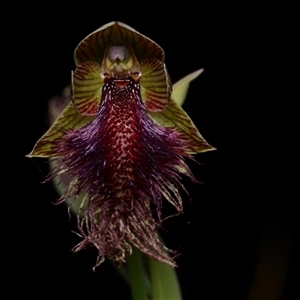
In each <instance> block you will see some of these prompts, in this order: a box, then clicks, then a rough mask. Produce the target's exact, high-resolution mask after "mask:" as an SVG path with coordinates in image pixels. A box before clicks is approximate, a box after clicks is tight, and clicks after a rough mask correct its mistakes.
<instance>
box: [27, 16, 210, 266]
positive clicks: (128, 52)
mask: <svg viewBox="0 0 300 300" xmlns="http://www.w3.org/2000/svg"><path fill="white" fill-rule="evenodd" d="M74 58H75V63H76V69H75V71H74V73H72V101H71V102H70V103H69V104H68V105H67V107H66V108H65V109H64V110H63V111H62V113H61V114H60V116H59V117H58V118H57V119H56V121H55V122H54V123H53V124H52V126H51V127H50V129H49V130H48V131H47V132H46V133H45V134H44V135H43V136H42V137H41V138H40V139H39V140H38V141H37V143H36V145H35V146H34V149H33V150H32V152H31V153H30V154H28V155H27V156H28V157H44V158H53V159H59V164H57V166H56V167H55V168H54V169H53V170H52V172H51V174H50V177H48V180H50V179H53V178H55V177H57V176H60V177H61V178H67V179H68V186H67V188H66V190H65V191H64V193H63V194H62V195H61V197H60V198H59V199H58V203H61V202H64V201H66V200H68V199H72V201H76V199H78V198H79V197H82V198H81V205H80V209H79V211H78V234H79V235H80V236H81V237H82V241H81V242H80V243H79V244H78V245H77V246H76V247H75V248H74V251H79V250H81V249H83V248H85V247H86V246H88V245H94V246H95V247H96V248H97V249H98V251H99V256H98V259H97V263H96V265H99V264H101V263H102V262H103V261H104V259H105V258H108V259H110V260H112V261H113V262H115V263H116V264H118V265H120V264H122V263H123V262H125V261H126V257H128V256H129V255H130V254H131V251H132V246H135V247H136V248H138V249H139V250H140V251H142V252H144V253H145V254H147V255H149V256H151V257H153V258H155V259H157V260H159V261H161V262H164V263H167V264H169V265H171V266H175V265H176V263H175V261H174V255H175V254H174V252H173V251H171V250H169V249H167V248H166V247H165V246H164V245H163V244H162V243H161V241H160V239H159V237H158V234H157V229H158V228H159V227H160V226H161V223H162V220H163V218H162V215H161V210H162V205H163V204H162V203H163V201H168V202H169V203H171V204H172V205H173V206H174V207H175V209H176V211H177V213H182V211H183V209H182V198H181V196H180V190H181V189H183V190H184V187H183V185H182V183H181V174H183V175H185V176H187V177H189V178H191V179H192V180H193V181H195V178H194V176H193V174H192V173H191V171H190V169H189V167H188V165H187V164H186V162H185V160H186V159H193V156H192V154H196V153H201V152H205V151H210V150H214V148H213V147H212V146H210V145H209V144H208V143H207V142H206V141H205V140H204V138H203V137H202V136H201V134H200V133H199V131H198V130H197V128H196V127H195V125H194V124H193V122H192V120H191V119H190V118H189V116H188V115H187V114H186V113H185V112H184V110H183V109H182V108H181V107H180V105H178V104H177V103H176V102H175V101H174V100H173V98H172V84H171V81H170V77H169V75H168V72H167V70H166V66H165V64H164V51H163V50H162V48H161V47H160V46H159V45H157V44H156V43H155V42H153V41H152V40H150V39H149V38H147V37H145V36H144V35H142V34H140V33H139V32H137V31H136V30H134V29H133V28H131V27H129V26H127V25H125V24H123V23H120V22H111V23H109V24H106V25H104V26H102V27H101V28H99V29H98V30H96V31H95V32H93V33H91V34H90V35H88V36H87V37H86V38H85V39H84V40H83V41H82V42H81V43H80V44H79V45H78V46H77V48H76V50H75V53H74ZM163 199H164V200H163ZM71 205H72V203H71Z"/></svg>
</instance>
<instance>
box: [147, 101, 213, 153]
mask: <svg viewBox="0 0 300 300" xmlns="http://www.w3.org/2000/svg"><path fill="white" fill-rule="evenodd" d="M148 115H149V117H150V118H151V119H152V120H153V121H154V122H155V123H156V124H158V125H160V126H163V127H172V128H176V130H177V131H178V132H179V133H180V134H181V139H182V140H184V141H185V142H186V145H187V147H186V153H189V154H196V153H202V152H206V151H211V150H215V148H214V147H212V146H211V145H209V144H208V143H207V142H206V140H205V139H204V138H203V137H202V135H201V134H200V132H199V131H198V129H197V128H196V126H195V124H194V123H193V121H192V120H191V118H190V117H189V116H188V114H187V113H186V112H185V111H184V110H183V109H182V108H181V106H179V105H178V104H177V103H176V102H175V101H174V100H172V99H171V100H170V102H169V105H168V106H167V108H166V109H165V110H164V111H161V112H148Z"/></svg>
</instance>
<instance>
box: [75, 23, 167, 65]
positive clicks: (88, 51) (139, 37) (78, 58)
mask: <svg viewBox="0 0 300 300" xmlns="http://www.w3.org/2000/svg"><path fill="white" fill-rule="evenodd" d="M111 44H122V45H129V46H130V47H131V48H132V50H133V52H134V54H135V55H136V57H137V59H138V61H142V60H145V59H148V58H154V59H158V60H160V61H164V56H165V55H164V51H163V49H162V48H161V47H160V46H159V45H157V44H156V43H155V42H154V41H152V40H150V39H149V38H147V37H146V36H144V35H143V34H141V33H139V32H138V31H136V30H135V29H133V28H131V27H130V26H128V25H126V24H123V23H121V22H111V23H108V24H106V25H104V26H102V27H100V28H99V29H98V30H96V31H94V32H93V33H91V34H90V35H88V36H87V37H86V38H85V39H83V40H82V41H81V42H80V43H79V45H78V46H77V48H76V49H75V52H74V59H75V63H76V65H77V66H78V65H79V64H81V63H84V62H87V61H93V62H96V63H98V64H100V65H101V64H102V61H103V57H104V55H105V52H106V49H107V47H108V46H109V45H111Z"/></svg>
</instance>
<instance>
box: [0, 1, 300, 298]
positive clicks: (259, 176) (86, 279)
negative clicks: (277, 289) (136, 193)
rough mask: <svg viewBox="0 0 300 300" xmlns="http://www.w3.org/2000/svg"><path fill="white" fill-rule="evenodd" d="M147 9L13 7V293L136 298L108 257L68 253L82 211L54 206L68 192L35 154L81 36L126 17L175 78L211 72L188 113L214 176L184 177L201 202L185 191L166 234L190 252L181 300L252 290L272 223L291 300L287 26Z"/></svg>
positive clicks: (293, 235) (222, 10)
mask: <svg viewBox="0 0 300 300" xmlns="http://www.w3.org/2000/svg"><path fill="white" fill-rule="evenodd" d="M150 4H151V3H149V4H147V6H146V5H145V6H142V7H138V6H136V5H134V4H133V3H127V4H125V3H123V4H122V5H117V4H114V3H112V2H111V3H106V4H104V5H101V4H98V5H97V6H95V7H94V6H93V5H91V4H88V3H81V6H75V7H69V8H68V9H66V8H62V7H59V6H57V7H53V6H51V5H50V4H48V5H47V4H44V5H43V7H37V6H32V7H30V6H26V7H25V6H24V8H22V7H18V10H19V11H20V10H21V11H22V9H24V10H26V11H27V12H28V13H24V14H23V15H22V16H21V17H19V15H15V14H12V17H11V28H12V29H13V30H12V32H9V34H8V38H7V39H6V38H5V39H4V42H3V47H4V48H5V49H6V50H8V53H7V54H6V57H4V59H3V63H4V64H5V63H7V62H10V65H11V68H10V69H9V70H10V71H12V73H10V72H8V73H7V74H6V78H7V79H8V82H9V84H12V88H10V89H9V93H8V96H6V97H9V100H8V101H7V103H9V109H8V110H5V115H6V118H7V120H9V121H5V124H6V125H5V126H4V130H3V140H4V143H7V144H8V146H7V147H5V151H6V150H8V151H9V153H8V156H9V157H10V156H12V158H11V159H9V160H7V161H5V165H9V171H8V172H7V178H8V183H7V187H6V186H4V188H6V190H8V192H6V193H4V194H5V195H6V196H5V200H6V201H8V200H9V201H8V202H7V203H8V205H7V206H6V204H5V208H4V209H3V210H4V211H5V212H6V213H7V215H8V216H9V219H8V221H6V225H5V227H4V228H5V230H4V231H5V232H8V236H9V238H8V241H9V242H7V244H6V248H7V249H8V250H9V253H10V255H9V259H8V261H9V263H8V265H9V268H8V271H7V272H8V275H9V276H8V278H9V279H10V282H13V283H14V284H15V286H16V287H17V289H12V293H14V292H18V287H20V289H21V291H22V294H23V296H29V297H31V298H33V297H38V298H41V299H43V298H44V295H51V296H67V297H68V298H74V299H79V297H85V299H89V298H91V297H96V298H98V299H130V290H129V288H128V287H127V286H126V284H125V283H124V282H123V281H122V279H121V278H120V277H119V275H118V274H117V272H116V271H115V270H114V269H113V268H112V267H111V265H110V263H109V262H105V263H104V264H103V265H102V266H101V267H99V268H98V269H97V270H96V272H95V273H93V271H92V267H93V265H94V263H95V259H96V251H95V250H94V249H86V250H84V251H82V252H80V253H78V254H74V253H72V252H71V248H72V247H73V246H74V245H75V244H76V243H77V242H78V240H77V237H76V236H75V235H74V234H73V233H72V232H71V231H72V230H75V229H76V224H75V220H73V219H72V220H71V221H69V219H68V214H67V209H66V207H65V206H64V205H60V206H55V205H53V204H52V202H54V201H55V199H56V198H57V195H56V193H55V190H54V189H53V187H52V186H51V184H46V185H43V184H40V182H41V181H42V180H43V179H44V176H45V175H46V174H47V172H48V167H47V164H46V163H45V161H43V160H42V159H28V158H25V157H24V156H25V154H27V153H29V152H30V151H31V149H32V147H33V145H34V143H35V142H36V140H37V139H38V138H39V137H40V136H41V135H42V134H43V133H44V132H45V130H46V129H47V124H46V117H47V102H48V100H49V99H50V98H51V97H53V96H54V95H56V94H59V93H60V92H61V90H62V89H63V88H64V87H65V86H66V85H67V84H69V81H70V72H71V70H73V69H74V68H75V65H74V62H73V51H74V49H75V47H76V46H77V44H78V43H79V42H80V41H81V40H82V39H83V38H84V37H85V36H86V35H88V34H89V33H91V32H92V31H94V30H96V29H97V28H99V27H100V26H102V25H104V24H106V23H108V22H110V21H113V20H118V21H121V22H124V23H126V24H128V25H130V26H131V27H133V28H135V29H136V30H138V31H139V32H141V33H142V34H144V35H146V36H147V37H149V38H151V39H152V40H154V41H155V42H157V43H158V44H159V45H160V46H161V47H162V48H163V49H164V50H165V54H166V65H167V68H168V70H169V73H170V76H171V79H172V81H173V82H176V81H177V80H179V79H180V78H182V77H183V76H185V75H186V74H188V73H190V72H193V71H195V70H197V69H199V68H204V69H205V72H204V73H203V74H202V75H201V76H200V77H199V78H198V79H196V80H195V81H194V82H193V83H192V84H191V87H190V90H189V94H188V97H187V100H186V103H185V104H184V109H185V110H186V111H187V112H188V114H189V115H190V117H191V118H192V119H193V121H194V123H195V124H196V126H197V127H198V129H199V131H200V132H201V133H202V135H203V136H204V137H205V139H206V140H207V141H208V142H209V143H210V144H211V145H213V146H214V147H216V148H217V151H214V152H209V153H205V154H202V155H198V156H197V157H196V158H197V160H198V161H199V162H200V163H203V166H198V165H196V164H191V168H192V170H193V172H194V174H195V175H196V177H197V178H198V179H199V180H200V181H202V182H203V184H202V185H194V184H192V183H191V182H189V181H188V180H185V181H184V182H185V184H186V186H187V189H188V190H189V192H190V195H191V197H192V199H193V200H192V202H189V200H188V199H186V200H185V214H184V215H183V216H180V217H177V218H173V219H171V220H169V221H168V222H166V223H165V228H166V232H164V233H163V236H164V238H165V241H166V243H167V245H168V246H170V247H171V248H173V249H176V250H178V251H180V252H181V253H182V255H181V256H180V257H179V258H178V264H179V268H178V269H177V272H178V276H179V280H180V283H181V288H182V293H183V299H184V300H189V299H220V298H228V299H246V298H247V295H248V294H249V293H250V289H251V285H252V281H253V278H254V276H255V271H256V263H257V261H258V258H259V253H260V252H259V251H260V247H261V242H262V241H264V238H263V237H264V236H265V235H264V233H265V232H267V235H266V236H268V233H269V235H270V232H272V234H273V235H274V236H275V239H279V241H280V242H279V244H280V246H281V247H283V248H285V249H288V252H289V264H288V267H287V274H286V276H285V285H284V289H283V292H282V299H296V298H297V296H296V295H299V292H298V291H296V289H295V287H296V284H295V281H296V279H295V270H296V266H295V257H296V244H297V243H298V242H299V231H298V230H296V224H297V222H296V200H299V199H296V197H295V196H293V194H292V192H291V189H292V186H293V184H292V183H293V179H292V178H293V176H292V175H291V174H290V172H289V171H288V170H289V169H290V168H291V166H292V165H293V161H292V160H291V159H290V154H289V153H285V152H284V149H285V148H287V146H288V145H290V144H291V142H290V136H289V135H288V133H287V131H286V130H285V127H283V126H282V123H284V121H283V120H284V118H286V117H287V115H286V111H285V110H284V109H283V106H281V104H282V102H284V99H285V97H281V96H283V95H284V94H282V90H283V89H282V86H283V84H284V82H283V79H280V80H278V77H280V75H279V74H282V73H281V72H279V70H278V68H279V67H280V68H282V63H281V61H286V59H288V57H286V56H285V55H286V54H284V53H280V51H277V50H276V49H277V46H278V45H279V44H281V42H279V38H280V39H281V38H282V32H280V30H281V29H280V28H281V27H280V24H279V25H278V24H277V23H276V21H275V20H274V21H273V20H272V19H271V18H270V19H269V20H268V21H266V22H264V20H265V19H264V17H265V15H264V14H263V13H262V15H260V14H258V13H257V12H255V14H252V13H251V10H248V9H246V8H243V9H242V8H236V7H235V11H233V10H232V9H231V8H230V7H218V6H216V7H213V8H209V9H208V8H206V7H202V6H197V7H184V6H182V7H180V8H178V9H176V10H173V9H171V8H167V9H163V8H162V7H160V6H157V5H156V6H155V5H154V4H151V5H150ZM149 5H150V6H149ZM237 12H238V13H237ZM275 51H276V52H275ZM282 56H284V57H282ZM279 60H280V62H279ZM284 75H285V76H286V75H288V71H287V70H285V73H284ZM5 86H6V84H5ZM5 86H4V88H5ZM7 87H8V85H7ZM278 99H279V100H278ZM5 185H6V184H5ZM6 207H7V208H6ZM273 235H272V236H273ZM290 242H291V243H292V246H291V248H289V247H288V245H289V243H290ZM275 244H276V243H275ZM270 251H271V252H272V251H273V250H270ZM271 252H270V253H271ZM274 269H275V266H274Z"/></svg>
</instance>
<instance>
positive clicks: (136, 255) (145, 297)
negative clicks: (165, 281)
mask: <svg viewBox="0 0 300 300" xmlns="http://www.w3.org/2000/svg"><path fill="white" fill-rule="evenodd" d="M127 267H128V273H129V280H130V288H131V295H132V300H149V299H150V297H149V279H148V276H147V273H146V270H145V267H144V263H143V254H142V253H141V252H140V251H139V250H137V249H133V251H132V255H131V256H130V257H129V258H127Z"/></svg>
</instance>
